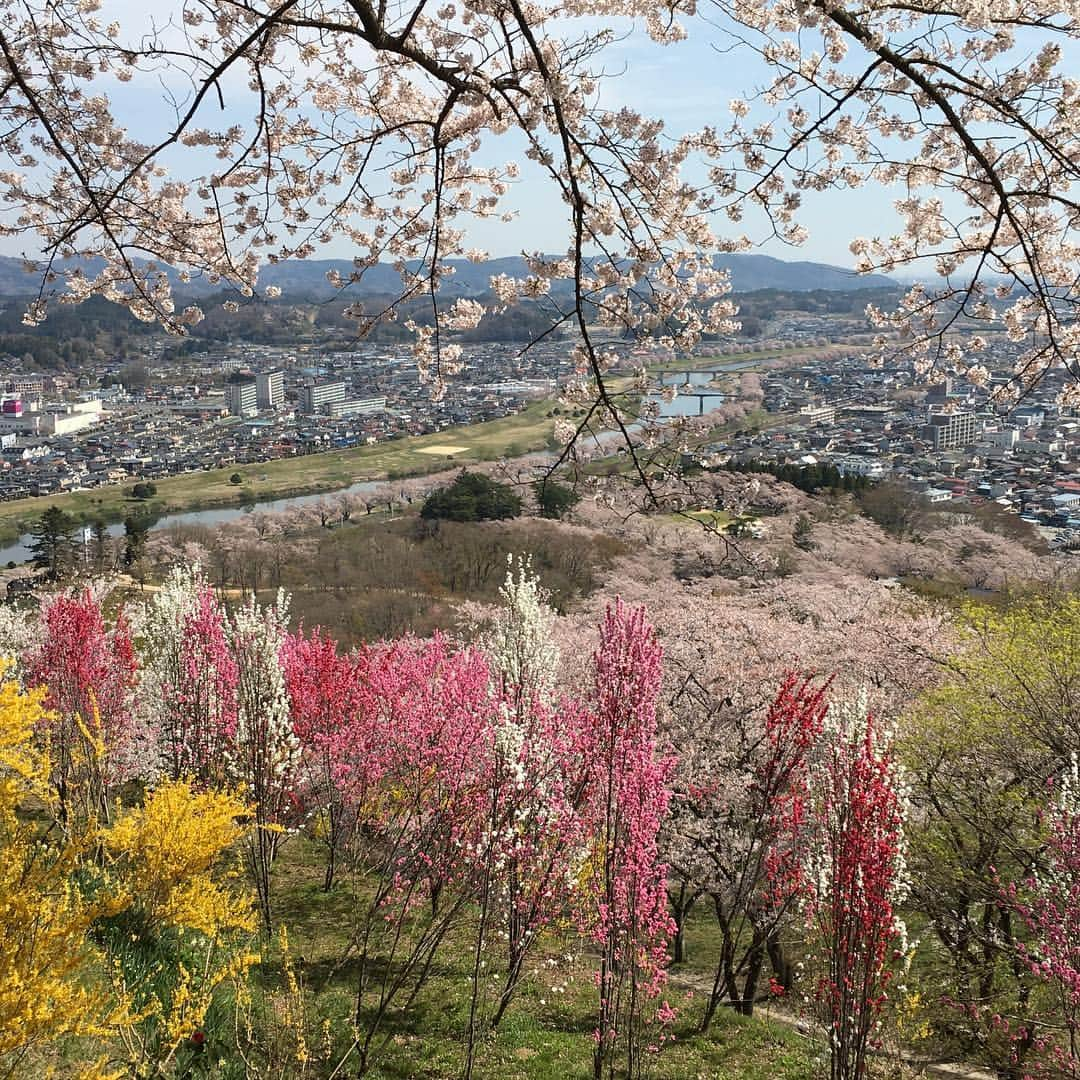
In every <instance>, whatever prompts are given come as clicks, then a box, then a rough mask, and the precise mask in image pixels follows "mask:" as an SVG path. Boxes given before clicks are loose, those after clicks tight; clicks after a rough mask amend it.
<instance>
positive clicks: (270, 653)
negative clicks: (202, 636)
mask: <svg viewBox="0 0 1080 1080" xmlns="http://www.w3.org/2000/svg"><path fill="white" fill-rule="evenodd" d="M287 617H288V600H287V598H286V597H285V596H284V595H283V594H280V593H279V594H278V598H277V601H276V603H274V604H270V605H268V606H266V607H260V606H259V605H258V603H257V602H256V601H255V600H254V598H251V599H249V600H248V601H247V602H246V603H245V604H244V605H243V606H242V607H240V608H238V609H237V610H236V611H235V612H234V613H233V614H232V617H231V618H230V620H229V625H228V640H229V647H230V650H231V652H232V659H233V662H234V663H235V664H236V734H235V736H234V737H233V739H232V745H231V747H230V762H229V772H230V775H231V776H233V777H235V779H236V780H237V781H239V782H240V783H241V784H243V786H244V789H245V790H246V792H247V797H248V799H249V800H250V801H251V803H252V805H253V806H254V810H255V828H254V830H253V831H252V835H251V836H250V838H249V843H248V861H249V866H250V869H251V872H252V877H253V878H254V881H255V887H256V890H257V892H258V896H259V912H260V914H261V916H262V921H263V927H264V929H265V930H267V931H269V929H270V925H271V917H272V912H271V905H270V868H271V866H272V865H273V862H274V859H275V857H276V856H277V852H278V848H279V847H280V845H281V841H282V838H283V836H284V834H285V828H286V826H287V825H288V824H290V823H291V819H292V817H293V816H294V811H295V807H296V803H295V801H294V788H295V785H296V781H297V768H298V766H299V762H300V743H299V741H298V740H297V737H296V734H295V733H294V731H293V726H292V719H291V717H290V715H289V701H288V695H287V693H286V689H285V675H284V672H283V670H282V664H281V650H282V647H283V646H284V643H285V636H286V620H287Z"/></svg>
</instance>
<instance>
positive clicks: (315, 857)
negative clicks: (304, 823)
mask: <svg viewBox="0 0 1080 1080" xmlns="http://www.w3.org/2000/svg"><path fill="white" fill-rule="evenodd" d="M276 884H277V897H276V910H277V915H278V918H279V919H280V921H281V922H282V923H284V924H286V925H287V926H288V934H289V943H290V954H291V955H292V956H293V957H295V958H302V961H298V962H297V970H298V972H299V973H300V974H301V975H302V980H303V984H304V990H305V993H306V995H307V998H308V1014H309V1017H311V1018H313V1020H315V1021H317V1024H321V1023H322V1022H323V1021H324V1020H330V1022H331V1029H332V1030H333V1031H334V1032H336V1033H337V1038H335V1040H334V1041H335V1044H336V1045H335V1050H334V1053H333V1054H331V1055H330V1056H329V1061H330V1062H333V1063H336V1061H337V1060H338V1059H339V1057H340V1054H341V1052H342V1050H343V1049H345V1048H347V1045H348V1037H347V1035H346V1036H345V1038H344V1041H343V1040H342V1038H341V1036H342V1035H343V1034H344V1033H345V1032H347V1023H346V1017H347V1016H348V1015H349V1012H350V1009H351V1005H352V993H353V981H352V979H353V973H352V972H351V970H350V967H349V965H348V964H346V965H344V966H339V961H340V959H341V957H342V955H343V953H344V949H345V946H346V943H347V941H348V935H349V928H350V926H351V913H352V911H353V910H354V909H355V906H356V904H357V901H358V897H357V896H356V895H355V894H354V892H353V890H352V888H351V886H350V885H349V884H348V883H347V882H343V883H342V884H340V885H338V886H335V888H334V889H333V890H332V891H331V892H330V893H324V892H323V891H322V889H321V866H320V863H319V853H318V851H317V849H316V848H315V847H314V845H313V844H311V843H310V842H309V841H307V840H305V839H303V838H297V839H294V840H290V841H289V843H288V845H287V846H286V848H285V849H284V852H283V854H282V857H281V859H280V860H279V863H278V867H277V871H276ZM707 915H708V913H707V912H702V916H701V918H700V919H699V920H696V921H695V928H694V930H693V933H692V936H691V943H690V944H691V949H692V950H693V949H698V950H700V956H699V961H698V964H699V965H700V970H701V971H706V970H708V967H709V965H708V962H707V957H706V950H707V949H708V947H709V945H708V938H709V928H708V919H707ZM547 945H548V943H546V942H545V943H542V944H541V947H540V948H541V952H543V951H544V950H545V947H546V946H547ZM564 947H565V946H563V945H560V944H559V943H558V942H557V941H554V940H553V941H552V942H551V943H550V947H548V948H547V950H546V951H547V952H548V953H549V954H552V955H554V953H555V952H556V951H561V949H562V948H564ZM691 956H693V952H691ZM469 960H470V955H469V948H468V943H467V940H466V938H465V937H464V935H462V936H461V937H460V938H458V939H452V940H450V941H448V942H447V944H446V946H445V947H444V949H443V950H442V951H441V952H440V953H439V954H438V956H437V958H436V963H435V965H434V966H433V973H432V976H431V978H430V980H429V982H428V984H427V985H426V986H425V988H424V990H423V991H422V992H421V994H420V996H419V997H418V998H417V1000H416V1002H415V1003H414V1004H413V1006H412V1007H410V1008H409V1009H408V1010H407V1011H406V1012H405V1013H403V1014H400V1013H399V1014H395V1015H393V1016H392V1017H391V1018H390V1020H389V1023H388V1027H387V1034H388V1035H389V1041H388V1043H387V1045H386V1049H385V1050H384V1051H383V1053H382V1054H381V1055H380V1056H379V1057H378V1058H377V1059H376V1061H375V1062H374V1063H373V1067H372V1068H371V1070H370V1072H369V1073H368V1074H367V1075H368V1076H370V1077H371V1078H372V1080H406V1078H412V1077H416V1078H421V1077H423V1078H430V1080H436V1078H438V1080H443V1078H445V1080H454V1078H457V1077H458V1076H459V1075H460V1072H461V1064H462V1046H463V1043H462V1033H463V1031H465V1030H466V1027H467V1016H468V1011H467V1010H468V987H469V977H468V972H469ZM687 967H688V969H690V965H687ZM697 967H698V965H695V966H694V969H695V970H696V968H697ZM568 973H569V974H570V975H571V976H572V978H571V979H570V981H569V982H568V984H567V990H566V992H565V993H563V994H557V993H553V992H552V990H551V987H550V984H546V983H545V980H544V979H543V977H536V976H533V977H529V978H527V979H526V981H525V982H524V984H523V985H522V988H521V991H520V995H519V997H518V999H517V1001H516V1002H515V1004H514V1005H513V1006H512V1007H511V1009H510V1012H509V1013H508V1014H507V1016H506V1018H505V1019H504V1021H503V1023H502V1025H501V1026H500V1028H499V1030H498V1032H497V1033H496V1034H495V1035H494V1036H488V1037H486V1038H485V1039H484V1041H483V1043H482V1045H481V1047H480V1050H479V1058H478V1062H477V1067H476V1069H475V1070H474V1076H475V1077H476V1080H504V1078H506V1080H511V1078H514V1080H564V1078H571V1077H582V1078H586V1077H588V1076H590V1075H591V1066H592V1038H591V1032H592V1030H593V1026H594V1009H595V989H594V986H593V983H592V965H591V963H590V961H589V958H588V957H583V958H580V959H579V960H577V961H575V962H574V964H573V965H572V966H571V967H570V969H569V971H568V969H567V968H566V967H565V966H564V967H562V968H560V969H559V971H558V979H559V980H560V981H561V980H562V979H564V978H565V977H566V975H567V974H568ZM257 981H258V983H259V984H261V987H262V990H263V992H264V993H265V994H266V995H267V996H268V998H269V999H270V1002H271V1003H270V1004H268V1005H267V1010H268V1011H269V1012H270V1013H276V1012H278V1011H280V1006H275V1005H273V1004H272V1001H273V998H274V995H275V994H276V993H280V989H281V975H280V968H279V967H278V965H277V960H276V958H275V957H273V956H271V958H270V959H269V960H268V961H267V962H266V963H265V964H264V966H263V969H262V971H261V973H260V975H259V976H258V978H257ZM668 991H669V992H666V993H665V996H666V997H667V998H668V999H669V1000H670V1001H671V1003H672V1004H673V1005H674V1006H675V1007H676V1009H677V1010H678V1012H679V1018H678V1020H677V1021H676V1022H675V1025H674V1035H675V1038H674V1040H672V1041H671V1042H670V1043H668V1044H667V1045H666V1046H665V1047H664V1048H663V1049H662V1050H661V1051H660V1053H659V1054H658V1055H656V1056H655V1057H651V1058H650V1065H649V1067H648V1075H651V1076H654V1077H663V1078H665V1080H696V1078H699V1077H708V1078H714V1080H812V1078H813V1077H815V1076H817V1075H819V1073H820V1062H819V1061H818V1060H817V1058H816V1056H815V1052H814V1048H813V1047H812V1046H811V1045H810V1044H809V1043H808V1042H807V1041H806V1040H805V1039H804V1038H802V1037H801V1036H799V1035H797V1034H796V1033H793V1032H792V1031H790V1030H789V1029H788V1028H786V1027H785V1026H783V1025H781V1024H779V1023H776V1022H772V1023H770V1022H769V1021H768V1020H767V1019H765V1018H763V1019H754V1020H747V1019H745V1018H742V1017H737V1016H735V1015H733V1014H731V1013H729V1012H727V1011H724V1010H721V1011H720V1013H719V1014H718V1016H717V1019H716V1022H715V1024H714V1027H713V1030H712V1031H711V1032H710V1033H709V1035H708V1036H701V1035H700V1034H698V1033H697V1031H696V1027H697V1021H698V1019H699V1016H700V1008H701V1005H702V1002H701V1000H700V998H701V995H700V993H697V994H694V995H688V993H687V992H686V990H685V989H684V988H683V987H681V986H680V984H679V977H678V973H675V975H674V976H673V981H672V983H671V984H670V985H669V987H668ZM312 1042H313V1044H314V1039H312ZM330 1068H332V1065H326V1064H319V1065H317V1067H316V1068H315V1069H314V1070H313V1071H312V1072H309V1074H308V1075H315V1076H324V1075H326V1074H327V1073H328V1072H329V1071H330ZM345 1074H348V1075H351V1072H349V1071H348V1070H347V1069H346V1070H342V1073H341V1074H339V1075H345Z"/></svg>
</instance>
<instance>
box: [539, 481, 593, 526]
mask: <svg viewBox="0 0 1080 1080" xmlns="http://www.w3.org/2000/svg"><path fill="white" fill-rule="evenodd" d="M533 491H534V492H535V493H536V504H537V506H538V507H539V508H540V516H541V517H545V518H562V517H563V516H564V515H565V514H567V513H568V512H569V511H570V510H571V509H573V507H575V506H576V505H577V504H578V502H580V500H581V496H580V495H579V494H578V493H577V492H576V491H575V490H574V489H573V488H572V487H567V485H566V484H559V483H557V482H556V481H554V480H551V479H545V480H537V481H536V483H535V484H533Z"/></svg>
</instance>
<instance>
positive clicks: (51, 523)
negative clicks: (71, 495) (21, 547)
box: [28, 506, 75, 581]
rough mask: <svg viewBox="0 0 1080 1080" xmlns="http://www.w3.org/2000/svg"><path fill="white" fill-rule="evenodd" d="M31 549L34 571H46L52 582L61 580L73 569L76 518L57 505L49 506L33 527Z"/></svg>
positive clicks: (31, 530)
mask: <svg viewBox="0 0 1080 1080" xmlns="http://www.w3.org/2000/svg"><path fill="white" fill-rule="evenodd" d="M30 535H31V537H33V539H32V540H31V541H30V544H29V545H28V546H29V549H30V551H31V553H32V558H31V562H32V563H33V565H34V567H35V569H38V570H44V571H45V574H46V577H48V579H49V580H50V581H58V580H59V579H60V578H62V577H63V576H64V574H65V573H67V572H68V571H69V570H70V569H71V566H72V562H73V557H74V544H75V519H74V518H73V517H71V515H70V514H65V513H64V511H63V510H61V509H60V508H59V507H58V506H50V507H49V508H48V509H47V510H46V511H45V513H44V514H42V515H41V517H40V518H38V520H37V522H36V523H35V524H34V525H33V526H32V527H31V529H30Z"/></svg>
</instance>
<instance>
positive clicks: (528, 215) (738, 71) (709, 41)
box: [0, 0, 895, 266]
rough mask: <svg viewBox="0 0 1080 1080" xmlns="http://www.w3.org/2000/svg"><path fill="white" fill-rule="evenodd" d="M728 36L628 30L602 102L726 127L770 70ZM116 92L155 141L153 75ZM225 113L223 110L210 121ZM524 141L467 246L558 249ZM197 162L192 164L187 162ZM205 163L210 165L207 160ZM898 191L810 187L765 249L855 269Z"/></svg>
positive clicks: (18, 245)
mask: <svg viewBox="0 0 1080 1080" xmlns="http://www.w3.org/2000/svg"><path fill="white" fill-rule="evenodd" d="M169 10H174V8H173V3H172V0H169V2H168V3H166V4H163V5H151V7H150V8H149V9H148V7H147V6H146V5H145V4H143V3H141V2H136V0H107V2H106V5H105V9H104V11H103V13H102V21H107V20H108V19H111V18H116V19H117V20H118V21H119V22H120V24H121V27H122V34H121V37H122V38H127V37H129V35H132V33H133V31H136V32H137V28H141V27H142V26H144V25H146V22H145V21H146V19H147V18H148V14H149V12H150V11H153V12H154V13H155V15H156V16H157V17H158V18H162V17H163V15H164V12H165V11H169ZM627 25H628V24H627ZM722 40H723V39H722V33H721V31H719V30H718V29H716V28H714V27H710V26H707V25H705V24H703V23H697V24H696V25H695V26H694V27H693V32H692V33H691V35H690V37H689V39H688V40H686V41H684V42H680V43H678V44H674V45H668V46H659V45H656V44H654V43H652V42H651V41H649V39H648V38H647V37H646V36H645V34H644V33H642V32H640V31H629V32H627V33H626V34H625V36H624V37H622V38H621V39H620V40H617V41H616V42H615V43H614V44H613V45H612V46H611V47H610V49H609V50H608V51H607V52H606V53H605V55H604V59H603V67H604V70H605V71H606V72H607V74H608V75H610V76H611V77H610V78H607V79H605V80H603V81H602V84H601V86H602V90H601V100H602V103H603V104H604V105H606V106H611V107H619V106H623V105H625V106H629V107H632V108H635V109H637V110H639V111H641V112H643V113H646V114H649V115H655V116H659V117H661V118H662V119H663V120H664V121H665V124H666V128H667V131H668V132H669V133H670V134H671V135H673V136H677V135H680V134H682V133H684V132H687V131H691V130H695V129H698V128H701V127H702V126H704V125H706V124H713V125H716V126H720V127H722V126H724V125H726V124H727V123H728V121H729V112H728V102H729V101H730V99H731V98H733V97H744V96H746V95H747V94H748V92H750V91H752V90H753V89H754V88H755V87H757V86H759V85H760V84H761V83H762V81H763V80H764V78H765V75H766V72H765V70H764V68H763V66H762V64H761V62H760V60H759V59H758V57H757V55H756V54H755V53H754V52H753V51H752V50H749V49H747V48H745V47H741V48H736V49H729V50H726V51H719V50H718V49H717V48H715V47H714V46H715V43H717V42H718V41H719V42H722ZM243 82H244V79H243V77H238V79H237V80H236V81H234V83H233V86H232V87H231V88H230V87H229V86H228V84H226V92H227V93H229V92H230V90H231V93H232V94H233V96H234V100H235V101H236V102H237V104H238V106H239V107H240V108H241V109H243V110H245V111H246V108H247V106H245V105H242V104H241V103H242V102H244V99H245V98H246V97H247V95H246V93H245V91H244V90H243V89H242V84H243ZM110 94H111V96H112V97H113V100H114V105H115V109H116V111H117V113H118V115H119V116H120V117H121V118H122V119H123V121H124V122H126V123H128V124H129V125H130V128H131V131H132V133H133V134H135V135H137V136H138V137H142V138H146V139H148V140H149V139H153V138H154V137H155V136H156V135H158V134H159V133H160V132H161V131H162V130H165V129H166V128H167V127H168V126H169V125H170V120H171V118H172V116H173V112H172V109H171V108H170V107H169V106H168V104H167V103H166V102H165V100H164V98H163V95H162V91H161V87H160V86H159V85H158V84H157V82H156V81H155V79H154V78H153V77H150V76H139V77H137V78H136V80H135V81H133V82H132V83H130V84H127V85H126V86H125V85H123V84H114V90H113V89H110ZM215 112H216V110H215ZM238 115H242V112H241V113H238ZM220 117H221V114H220V113H217V115H216V116H215V117H214V120H215V121H218V120H220ZM522 145H523V143H522V141H521V140H520V138H518V137H515V136H513V135H508V136H504V137H502V138H500V139H497V140H494V141H493V142H492V143H491V144H490V145H489V146H488V147H487V148H486V149H485V151H484V156H485V158H486V159H488V160H490V161H492V162H501V161H505V160H518V161H519V164H520V166H521V169H522V175H521V178H520V179H519V181H518V182H517V183H516V184H515V185H514V187H513V190H512V191H511V193H510V195H509V196H508V197H507V199H506V201H505V206H506V208H507V209H510V210H513V211H516V218H515V220H514V221H513V222H511V223H502V222H499V221H497V220H489V221H480V222H476V223H475V224H474V226H473V227H472V228H471V230H470V233H469V240H470V243H471V245H473V246H476V247H480V248H483V249H485V250H487V251H489V252H490V253H491V254H492V255H507V254H514V253H517V252H520V251H522V250H526V251H533V250H542V251H557V250H561V249H564V248H565V245H566V237H567V231H568V223H567V217H568V214H567V208H566V206H565V205H564V204H563V203H562V201H561V199H560V198H559V195H558V193H557V191H556V190H555V189H554V187H553V186H552V185H551V184H550V182H548V181H547V180H546V178H544V176H543V175H542V173H541V172H540V170H539V169H538V168H537V167H535V166H534V165H532V164H531V163H529V162H528V161H526V160H524V158H523V157H522V156H521V149H522ZM185 154H190V151H185ZM169 163H170V164H171V165H173V166H174V167H176V168H177V172H179V171H180V168H179V165H180V159H179V158H178V157H175V156H174V157H173V158H172V160H171V162H169ZM191 164H192V163H191V161H190V160H188V167H189V168H190V167H191ZM200 166H201V167H202V168H212V167H213V166H212V165H210V163H209V158H208V157H207V160H206V162H205V163H203V162H200ZM894 197H895V193H890V192H885V191H883V190H881V189H880V188H864V189H861V190H859V191H855V192H847V191H845V192H830V193H824V194H810V193H807V194H806V195H805V196H804V200H805V201H804V213H803V217H802V223H803V225H804V226H805V227H806V228H807V229H809V231H810V239H809V240H808V242H807V243H806V244H805V245H803V246H802V247H800V248H790V247H788V246H786V245H783V244H781V243H778V242H775V241H773V242H770V243H767V244H765V245H763V246H762V247H761V248H760V249H759V250H760V251H762V252H764V253H766V254H771V255H777V256H779V257H781V258H788V259H812V260H816V261H822V262H830V263H836V264H838V265H843V266H849V265H851V262H852V258H851V255H850V253H849V250H848V244H849V243H850V241H851V239H852V237H854V236H856V235H871V234H880V233H883V232H884V233H888V232H890V231H892V229H893V227H894V225H895V217H894V214H893V210H892V199H893V198H894ZM725 224H726V223H723V222H722V223H718V225H717V228H718V229H720V230H721V231H722V230H723V228H724V227H725ZM727 228H729V229H730V228H733V227H732V226H727ZM746 231H748V232H750V233H751V235H753V228H752V223H750V222H748V223H747V226H746ZM25 247H26V242H25V240H10V239H9V240H4V241H0V251H3V252H4V253H6V254H12V255H14V254H21V253H22V252H23V251H24V250H25ZM319 254H320V255H321V256H323V257H341V258H347V257H350V256H351V255H352V254H353V252H352V251H351V250H349V248H348V247H347V246H346V245H343V244H341V243H335V244H332V245H330V246H329V247H328V248H326V249H324V250H322V251H320V253H319Z"/></svg>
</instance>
